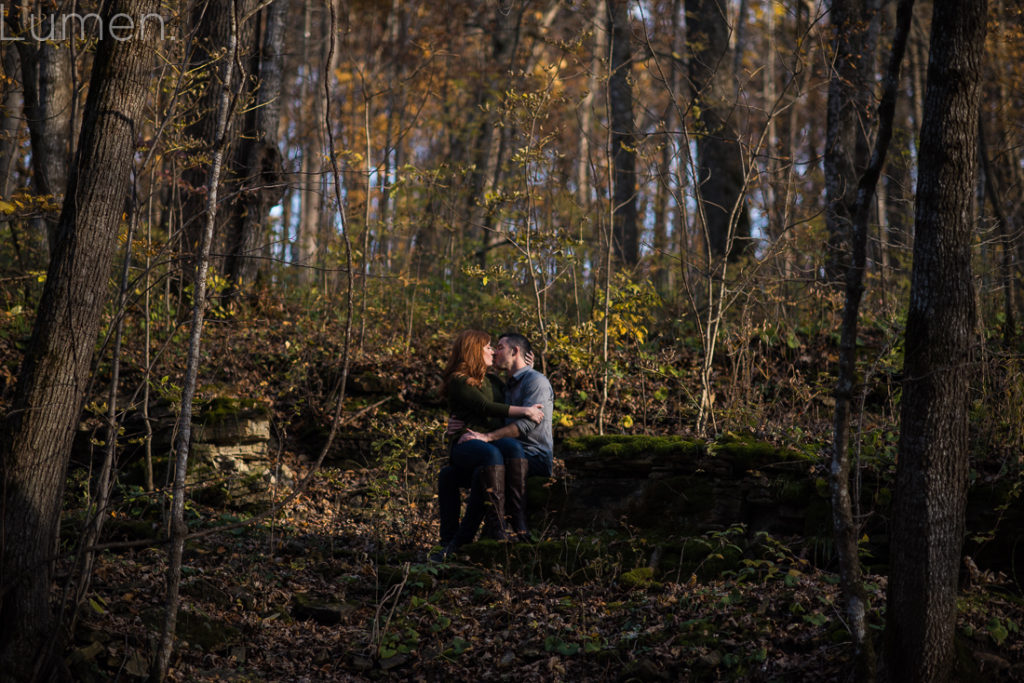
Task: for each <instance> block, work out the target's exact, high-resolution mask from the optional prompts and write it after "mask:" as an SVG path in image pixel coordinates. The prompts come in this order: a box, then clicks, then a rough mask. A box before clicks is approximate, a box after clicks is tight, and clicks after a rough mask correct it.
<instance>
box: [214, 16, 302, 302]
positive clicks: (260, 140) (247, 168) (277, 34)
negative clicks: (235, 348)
mask: <svg viewBox="0 0 1024 683" xmlns="http://www.w3.org/2000/svg"><path fill="white" fill-rule="evenodd" d="M287 9H288V0H273V2H271V3H270V5H269V6H267V7H265V8H264V9H262V10H261V11H260V20H259V21H258V22H257V23H259V24H260V31H259V32H258V33H257V35H258V36H259V37H258V47H259V49H258V50H256V51H254V54H253V56H252V58H251V59H250V60H249V61H250V64H251V67H250V69H251V74H252V77H253V78H254V79H255V83H254V84H253V87H254V88H255V91H256V92H255V101H254V102H253V103H252V105H251V108H250V109H249V111H248V113H247V114H246V115H245V124H244V132H243V135H242V143H241V144H240V145H239V150H238V155H237V161H238V166H239V169H238V172H239V175H240V187H239V193H240V196H239V198H238V201H237V205H238V209H237V210H235V211H234V212H233V215H232V216H231V223H230V226H229V234H228V254H227V262H226V264H225V266H226V275H227V278H228V279H229V280H230V281H231V283H232V291H231V294H232V295H237V294H238V293H239V292H240V289H241V288H243V287H245V286H250V287H251V286H252V284H253V283H254V282H255V280H256V274H257V272H258V270H259V259H258V257H259V256H260V255H261V253H262V249H261V247H260V243H261V241H262V237H263V223H264V221H265V220H266V218H267V212H268V211H269V210H270V207H271V206H273V205H274V204H275V203H276V202H277V201H278V200H280V198H281V196H282V194H283V192H284V178H283V175H284V167H283V158H282V155H281V152H280V150H279V149H278V143H277V127H278V123H279V122H280V120H281V85H282V83H283V82H284V77H283V75H284V74H283V62H284V28H285V22H284V19H285V14H286V11H287Z"/></svg>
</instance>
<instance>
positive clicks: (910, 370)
mask: <svg viewBox="0 0 1024 683" xmlns="http://www.w3.org/2000/svg"><path fill="white" fill-rule="evenodd" d="M985 17H986V3H985V1H984V0H965V1H963V2H951V3H936V5H935V9H934V15H933V18H932V34H931V59H930V62H929V67H928V86H927V92H926V95H925V105H924V120H923V124H922V127H921V155H920V169H921V172H920V176H919V180H918V187H917V208H916V215H915V226H916V227H915V230H916V234H915V241H914V266H913V274H912V278H911V291H910V308H909V311H908V314H907V331H906V351H905V361H904V378H905V379H904V382H903V401H902V405H901V418H902V429H901V431H900V442H899V461H898V465H897V470H896V495H895V499H894V502H893V511H892V519H893V528H892V562H891V570H890V576H889V594H888V600H889V605H888V622H887V633H886V640H887V643H886V644H887V656H886V668H887V679H888V680H890V681H901V682H903V681H907V682H915V681H930V682H934V681H946V680H949V678H950V673H951V669H952V666H953V657H954V648H953V635H954V628H955V626H956V591H957V574H958V568H959V565H960V561H959V560H960V551H961V547H962V543H963V534H964V507H965V504H966V495H967V494H966V487H967V469H968V462H967V436H968V429H967V411H968V396H969V393H968V376H969V370H970V365H969V363H970V360H971V348H972V345H973V343H974V331H975V308H974V291H973V283H972V276H971V236H972V227H973V215H974V206H973V203H974V190H975V176H976V159H977V131H978V126H977V116H978V104H979V97H980V92H981V91H980V83H981V68H982V58H983V45H984V39H985Z"/></svg>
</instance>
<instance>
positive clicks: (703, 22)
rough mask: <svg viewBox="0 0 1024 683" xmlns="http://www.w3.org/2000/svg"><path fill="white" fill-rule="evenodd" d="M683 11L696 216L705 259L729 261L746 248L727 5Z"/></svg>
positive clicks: (711, 0)
mask: <svg viewBox="0 0 1024 683" xmlns="http://www.w3.org/2000/svg"><path fill="white" fill-rule="evenodd" d="M686 11H687V17H688V22H689V23H688V25H687V42H688V44H689V52H690V63H689V71H690V81H691V83H692V88H693V92H694V103H695V107H696V110H697V111H698V112H699V114H698V119H699V133H698V134H697V135H696V138H697V184H698V189H697V192H698V195H699V197H700V201H701V203H702V207H701V210H700V213H701V215H702V216H703V221H704V223H705V231H706V238H707V241H708V244H709V247H710V250H711V253H712V254H714V255H715V256H728V257H729V259H730V260H735V259H737V258H739V256H740V255H741V254H742V253H743V251H744V250H745V249H746V246H747V244H748V240H749V237H750V219H749V217H748V215H747V210H746V207H745V206H744V204H743V195H744V188H745V174H744V168H743V166H744V164H743V156H742V152H741V149H740V141H739V137H738V133H737V130H736V122H735V120H734V119H735V117H734V110H735V108H736V102H735V101H733V98H732V95H733V91H734V86H733V81H734V78H733V74H732V73H731V69H730V66H731V65H732V60H730V59H729V23H728V3H727V2H726V1H725V0H686ZM734 209H736V210H737V213H736V216H737V218H736V220H734V219H733V211H734Z"/></svg>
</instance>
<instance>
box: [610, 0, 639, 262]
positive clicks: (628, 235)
mask: <svg viewBox="0 0 1024 683" xmlns="http://www.w3.org/2000/svg"><path fill="white" fill-rule="evenodd" d="M629 5H630V3H629V0H608V35H609V37H610V43H611V45H610V55H609V56H610V63H611V70H610V74H609V76H608V109H609V111H610V113H611V128H612V130H611V146H612V149H611V155H612V168H613V171H614V173H615V181H614V186H615V187H614V192H613V194H612V201H613V202H614V210H613V212H612V220H613V223H612V240H613V241H614V244H615V258H616V259H617V260H618V261H619V262H620V263H624V264H626V265H630V266H632V265H636V263H637V261H638V260H639V258H640V245H639V236H638V233H637V209H636V151H635V150H636V144H637V139H636V126H635V124H634V123H633V86H632V84H631V83H630V72H631V69H632V65H633V59H632V44H631V38H632V31H631V30H630V26H629Z"/></svg>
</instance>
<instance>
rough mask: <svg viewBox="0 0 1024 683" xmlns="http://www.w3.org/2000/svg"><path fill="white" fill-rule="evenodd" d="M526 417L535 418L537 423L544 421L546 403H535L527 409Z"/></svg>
mask: <svg viewBox="0 0 1024 683" xmlns="http://www.w3.org/2000/svg"><path fill="white" fill-rule="evenodd" d="M526 417H527V418H529V419H530V420H533V421H534V422H536V423H537V424H540V423H541V422H543V421H544V404H542V403H535V404H534V405H532V406H530V407H529V408H527V409H526Z"/></svg>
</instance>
